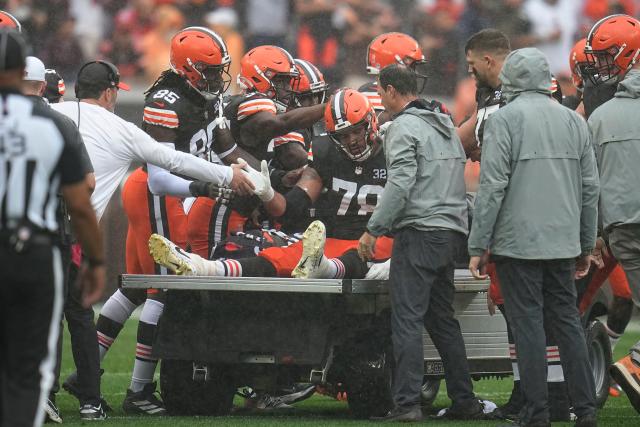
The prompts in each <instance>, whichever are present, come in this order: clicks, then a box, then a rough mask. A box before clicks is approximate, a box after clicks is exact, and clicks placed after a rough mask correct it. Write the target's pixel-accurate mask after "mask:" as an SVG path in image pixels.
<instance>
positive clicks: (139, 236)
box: [97, 27, 235, 415]
mask: <svg viewBox="0 0 640 427" xmlns="http://www.w3.org/2000/svg"><path fill="white" fill-rule="evenodd" d="M230 63H231V58H230V57H229V53H228V50H227V46H226V45H225V43H224V41H223V40H222V38H221V37H220V36H219V35H218V34H216V33H214V32H213V31H211V30H209V29H207V28H203V27H189V28H185V29H183V30H181V31H179V32H178V33H177V34H176V35H175V36H174V37H173V39H172V41H171V50H170V64H171V69H170V70H167V71H165V72H163V73H162V74H161V75H160V76H159V78H158V79H157V80H156V82H155V83H154V84H153V85H152V86H151V87H150V88H149V89H148V90H147V91H146V92H145V94H146V99H145V107H144V114H143V128H144V130H145V131H146V132H147V133H148V134H149V135H151V136H152V137H153V138H154V139H156V140H157V141H161V142H162V143H164V144H165V145H167V146H170V147H171V148H174V149H176V150H179V151H183V152H186V153H191V154H193V155H194V156H198V157H202V158H204V159H206V160H214V161H216V162H220V158H222V159H225V160H227V159H226V158H227V157H229V154H231V152H233V150H234V149H235V147H234V146H233V145H232V146H231V147H230V149H229V147H225V148H222V149H221V148H220V147H219V144H218V145H217V146H216V147H215V148H216V149H217V150H216V151H217V152H218V153H220V154H219V155H216V154H215V153H213V152H212V148H213V144H214V142H213V141H214V139H215V138H214V129H215V128H216V126H217V125H218V124H219V123H220V122H221V121H222V120H221V119H220V116H219V111H221V109H222V107H221V105H219V102H220V95H221V94H222V93H223V92H224V91H225V90H226V88H227V87H228V84H229V82H230V76H229V73H228V69H229V65H230ZM224 191H225V190H223V189H219V188H218V187H217V186H215V185H212V184H210V183H205V182H201V181H192V180H189V179H185V178H182V177H180V176H177V175H174V174H171V173H170V172H169V171H167V170H165V169H162V168H159V167H156V166H153V165H146V166H145V167H142V168H138V169H137V170H135V171H134V172H133V173H132V174H131V175H130V176H129V178H128V179H127V181H126V183H125V185H124V188H123V191H122V200H123V207H124V210H125V213H126V215H127V219H128V224H129V229H128V233H127V241H126V266H127V273H129V274H167V272H166V270H165V269H163V268H158V266H157V265H156V264H155V263H154V262H153V260H152V259H151V257H150V256H149V253H148V251H147V241H148V239H149V236H150V235H151V234H152V233H160V234H162V235H164V236H166V237H167V238H171V239H172V240H174V241H175V242H177V243H178V244H179V245H180V246H182V247H185V245H186V223H187V216H186V214H185V211H184V207H183V203H182V200H183V198H186V197H191V196H206V197H214V198H215V197H217V196H218V195H219V194H220V193H222V192H224ZM148 296H149V298H148V299H147V298H146V297H147V292H145V291H144V290H123V289H119V290H117V291H116V292H115V293H114V294H113V295H112V296H111V298H109V300H108V301H107V302H106V303H105V305H104V306H103V309H102V311H101V313H100V316H99V318H98V322H97V329H98V342H99V348H100V356H101V359H102V358H104V356H105V355H106V352H107V350H108V349H109V348H110V346H111V345H112V344H113V342H114V340H115V338H116V337H117V335H118V333H119V332H120V330H121V329H122V326H123V325H124V322H125V321H126V320H127V319H128V318H129V316H130V315H131V312H132V311H133V310H134V309H135V307H137V306H138V305H140V304H141V303H142V302H145V299H146V302H145V305H144V308H143V310H142V313H141V315H140V321H139V324H138V342H137V345H136V359H135V362H134V368H133V375H132V379H131V384H130V386H129V389H128V390H127V394H126V397H125V400H124V402H123V410H124V412H125V413H131V414H148V415H162V414H164V412H165V409H164V406H163V404H162V402H161V401H160V400H159V399H158V398H157V397H155V394H154V392H155V384H154V383H153V374H154V372H155V367H156V364H157V359H155V358H154V357H152V356H151V351H152V347H151V346H152V340H153V335H154V331H155V327H156V324H157V321H158V318H159V317H160V315H161V313H162V310H163V307H164V306H163V294H162V293H161V292H158V291H157V290H149V291H148Z"/></svg>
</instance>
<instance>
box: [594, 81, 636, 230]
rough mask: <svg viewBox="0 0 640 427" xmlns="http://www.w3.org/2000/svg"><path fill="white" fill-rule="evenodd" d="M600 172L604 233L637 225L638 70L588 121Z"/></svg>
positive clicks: (601, 211) (621, 84) (601, 216)
mask: <svg viewBox="0 0 640 427" xmlns="http://www.w3.org/2000/svg"><path fill="white" fill-rule="evenodd" d="M589 128H590V129H591V138H592V141H593V144H594V146H595V149H596V157H597V159H598V169H599V171H600V184H601V186H602V192H601V194H600V220H601V222H602V225H603V227H604V229H605V230H606V229H608V228H611V227H613V226H618V225H622V224H640V70H631V71H629V73H628V74H627V76H626V77H625V78H624V80H622V82H620V84H619V85H618V91H617V92H616V94H615V96H614V98H613V99H611V100H610V101H608V102H605V103H604V104H602V105H601V106H600V107H599V108H597V109H596V110H595V111H594V112H593V114H592V115H591V117H589Z"/></svg>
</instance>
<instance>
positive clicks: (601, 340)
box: [585, 320, 612, 408]
mask: <svg viewBox="0 0 640 427" xmlns="http://www.w3.org/2000/svg"><path fill="white" fill-rule="evenodd" d="M585 337H586V341H587V348H588V349H589V359H590V361H591V367H592V369H593V378H594V381H595V386H596V404H597V405H598V407H599V408H602V407H603V406H604V404H605V402H606V401H607V398H608V397H609V384H610V378H609V366H611V361H612V355H611V344H610V342H609V336H608V335H607V331H606V329H605V327H604V325H603V324H602V323H600V321H598V320H594V321H592V322H589V324H588V325H587V327H586V329H585Z"/></svg>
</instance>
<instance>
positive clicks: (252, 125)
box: [187, 46, 324, 258]
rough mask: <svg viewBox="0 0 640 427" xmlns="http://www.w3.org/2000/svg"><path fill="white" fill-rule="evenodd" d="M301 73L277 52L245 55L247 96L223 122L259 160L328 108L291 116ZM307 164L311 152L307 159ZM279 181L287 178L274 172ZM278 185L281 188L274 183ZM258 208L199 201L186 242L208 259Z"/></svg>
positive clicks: (243, 202) (247, 200) (246, 202)
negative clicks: (275, 143) (280, 139)
mask: <svg viewBox="0 0 640 427" xmlns="http://www.w3.org/2000/svg"><path fill="white" fill-rule="evenodd" d="M298 78H299V72H298V71H297V69H296V67H295V63H294V61H293V58H292V57H291V55H290V54H289V53H288V52H287V51H286V50H284V49H282V48H280V47H277V46H258V47H256V48H254V49H252V50H250V51H249V52H247V54H245V56H244V57H243V58H242V61H241V64H240V74H239V75H238V83H239V85H240V86H241V87H242V88H243V94H241V95H236V96H234V97H232V98H231V99H230V100H229V103H228V104H227V106H226V107H225V110H224V111H225V112H224V116H225V117H226V118H228V119H229V124H228V127H229V130H230V131H231V135H233V140H234V141H235V142H236V143H237V144H238V146H240V147H241V148H242V149H244V150H246V151H247V152H249V153H250V154H252V155H253V156H254V157H255V158H257V159H259V160H265V159H270V158H271V157H272V153H269V144H270V142H271V141H272V140H273V139H274V138H276V137H280V136H282V135H287V134H288V133H289V132H292V131H294V130H296V129H301V128H307V127H310V126H312V125H313V124H314V123H315V122H317V121H318V120H320V119H321V118H322V112H323V108H324V105H314V106H309V107H301V108H296V109H293V110H290V111H287V108H288V106H289V105H290V104H291V103H292V98H293V91H292V87H293V86H295V85H296V81H297V80H298ZM302 157H303V160H304V161H306V152H305V153H303V155H302ZM272 172H273V177H274V178H276V177H277V178H280V179H282V178H283V177H284V173H278V172H277V171H272ZM274 184H278V183H276V182H274ZM258 206H259V200H257V199H256V198H253V197H243V198H237V199H235V200H234V201H233V202H232V203H231V204H230V205H224V204H222V203H216V202H215V201H214V200H211V199H207V198H198V199H197V200H196V201H195V203H194V204H193V206H192V207H191V209H190V211H189V215H188V219H187V240H188V242H189V245H190V246H191V248H192V250H193V252H194V253H197V254H199V255H200V256H202V257H204V258H209V257H210V256H211V254H212V251H213V249H214V248H215V245H216V244H217V243H218V242H220V241H221V240H223V239H224V238H226V237H227V236H228V235H229V234H230V232H237V231H242V230H243V229H244V227H245V223H247V221H249V222H251V217H252V215H253V214H254V212H255V211H256V209H257V207H258Z"/></svg>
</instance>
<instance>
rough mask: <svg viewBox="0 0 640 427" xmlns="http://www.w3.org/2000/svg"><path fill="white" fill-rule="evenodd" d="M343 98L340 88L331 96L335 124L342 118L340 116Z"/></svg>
mask: <svg viewBox="0 0 640 427" xmlns="http://www.w3.org/2000/svg"><path fill="white" fill-rule="evenodd" d="M343 98H344V91H343V90H341V91H339V92H338V93H336V94H335V96H334V97H333V108H332V111H333V114H334V118H335V119H336V124H338V123H337V122H341V121H343V120H344V118H343V116H342V105H341V104H342V99H343Z"/></svg>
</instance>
